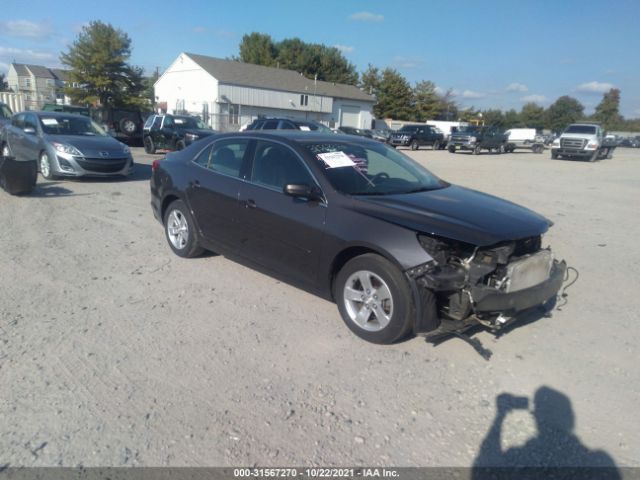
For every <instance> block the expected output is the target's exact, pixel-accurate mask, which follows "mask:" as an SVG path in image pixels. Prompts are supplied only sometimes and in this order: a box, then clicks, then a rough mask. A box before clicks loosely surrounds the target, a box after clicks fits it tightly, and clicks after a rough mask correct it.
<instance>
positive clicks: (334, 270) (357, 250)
mask: <svg viewBox="0 0 640 480" xmlns="http://www.w3.org/2000/svg"><path fill="white" fill-rule="evenodd" d="M367 253H373V254H375V255H379V256H381V257H383V258H384V259H386V260H388V261H390V262H391V263H393V264H394V265H395V266H396V267H397V268H398V270H399V271H401V272H402V271H403V269H402V267H401V266H400V265H399V264H398V262H397V261H396V260H395V259H394V258H393V256H391V255H389V254H388V253H387V252H384V251H382V250H380V249H378V248H373V247H371V246H368V245H350V246H348V247H346V248H344V249H342V250H341V251H340V252H338V254H337V255H336V256H335V257H334V258H333V260H332V262H331V268H330V270H329V295H330V296H331V299H332V300H333V301H335V295H334V285H335V281H336V278H337V277H338V272H340V270H342V267H344V266H345V265H346V264H347V262H349V261H350V260H352V259H354V258H356V257H359V256H361V255H365V254H367Z"/></svg>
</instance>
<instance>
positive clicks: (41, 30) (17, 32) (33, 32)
mask: <svg viewBox="0 0 640 480" xmlns="http://www.w3.org/2000/svg"><path fill="white" fill-rule="evenodd" d="M0 32H2V34H4V35H6V36H8V37H20V38H32V39H45V38H47V37H49V36H50V35H51V32H52V29H51V25H50V24H49V23H48V22H42V23H37V22H31V21H29V20H9V21H7V22H0Z"/></svg>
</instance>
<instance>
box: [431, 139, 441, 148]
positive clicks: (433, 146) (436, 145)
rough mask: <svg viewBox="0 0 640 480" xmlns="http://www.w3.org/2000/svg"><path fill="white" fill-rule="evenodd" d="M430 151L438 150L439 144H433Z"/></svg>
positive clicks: (436, 142) (437, 142)
mask: <svg viewBox="0 0 640 480" xmlns="http://www.w3.org/2000/svg"><path fill="white" fill-rule="evenodd" d="M431 149H432V150H440V142H439V141H438V140H436V141H435V142H433V145H432V146H431Z"/></svg>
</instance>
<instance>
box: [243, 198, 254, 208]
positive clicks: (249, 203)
mask: <svg viewBox="0 0 640 480" xmlns="http://www.w3.org/2000/svg"><path fill="white" fill-rule="evenodd" d="M244 206H245V208H256V207H257V205H256V202H255V200H251V199H249V200H247V201H246V202H244Z"/></svg>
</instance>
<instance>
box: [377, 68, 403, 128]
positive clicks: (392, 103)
mask: <svg viewBox="0 0 640 480" xmlns="http://www.w3.org/2000/svg"><path fill="white" fill-rule="evenodd" d="M412 102H413V91H412V89H411V85H409V82H407V80H406V79H405V78H404V77H403V76H402V75H401V74H400V73H399V72H398V71H397V70H395V69H393V68H385V69H384V71H383V72H382V75H381V78H380V84H379V88H378V102H377V103H376V104H375V105H374V106H373V113H374V115H375V116H376V118H395V119H399V120H409V119H410V118H412V113H413V108H412Z"/></svg>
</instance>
